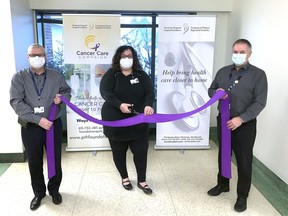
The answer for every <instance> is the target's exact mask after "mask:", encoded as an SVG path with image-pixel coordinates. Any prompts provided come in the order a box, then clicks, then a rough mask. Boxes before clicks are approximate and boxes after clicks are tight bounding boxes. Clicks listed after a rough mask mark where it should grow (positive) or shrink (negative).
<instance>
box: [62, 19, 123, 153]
mask: <svg viewBox="0 0 288 216" xmlns="http://www.w3.org/2000/svg"><path fill="white" fill-rule="evenodd" d="M63 35H64V56H65V60H64V61H65V77H66V80H67V83H68V84H69V85H70V87H71V89H72V98H71V102H72V103H73V104H74V105H75V106H77V107H78V108H80V109H81V110H82V111H84V112H85V113H87V114H89V115H91V116H93V117H95V118H98V119H101V108H102V105H103V103H104V99H103V98H102V97H101V95H100V92H99V84H100V81H101V77H102V76H103V75H104V73H105V72H106V71H107V70H108V68H109V67H110V65H111V62H112V58H113V55H114V53H115V50H116V49H117V48H118V47H119V45H120V16H119V15H88V14H85V15H73V14H63ZM109 149H110V145H109V142H108V139H107V138H106V137H105V136H104V134H103V126H102V125H95V124H94V123H93V122H91V121H88V120H86V119H84V118H82V117H80V116H79V115H77V114H76V113H74V112H73V111H72V110H71V109H70V108H69V107H67V148H66V150H67V151H80V150H82V151H88V150H109Z"/></svg>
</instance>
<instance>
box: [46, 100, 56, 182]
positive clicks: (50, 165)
mask: <svg viewBox="0 0 288 216" xmlns="http://www.w3.org/2000/svg"><path fill="white" fill-rule="evenodd" d="M56 110H57V106H56V104H55V103H53V104H52V106H51V108H50V113H49V116H48V120H49V121H52V122H53V121H54V119H55V116H56ZM46 155H47V169H48V179H51V178H52V177H53V176H55V175H56V170H55V155H54V126H53V124H52V126H51V128H50V130H46Z"/></svg>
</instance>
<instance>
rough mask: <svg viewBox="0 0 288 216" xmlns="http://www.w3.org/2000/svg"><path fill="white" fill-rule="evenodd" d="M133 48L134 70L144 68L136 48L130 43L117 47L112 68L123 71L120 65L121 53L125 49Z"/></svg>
mask: <svg viewBox="0 0 288 216" xmlns="http://www.w3.org/2000/svg"><path fill="white" fill-rule="evenodd" d="M127 49H129V50H131V52H132V56H133V66H132V68H133V70H135V71H141V70H143V68H142V66H141V64H140V62H139V59H138V55H137V52H136V51H135V49H134V48H133V47H132V46H129V45H123V46H120V47H118V48H117V50H116V51H115V54H114V56H113V58H112V68H113V70H115V71H117V72H118V71H121V67H120V59H121V54H122V53H123V52H124V51H125V50H127Z"/></svg>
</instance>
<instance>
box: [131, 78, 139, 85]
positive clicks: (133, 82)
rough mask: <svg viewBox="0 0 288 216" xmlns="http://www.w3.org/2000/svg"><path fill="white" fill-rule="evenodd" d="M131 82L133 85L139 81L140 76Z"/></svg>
mask: <svg viewBox="0 0 288 216" xmlns="http://www.w3.org/2000/svg"><path fill="white" fill-rule="evenodd" d="M130 83H131V84H132V85H133V84H136V83H139V80H138V78H135V79H131V80H130Z"/></svg>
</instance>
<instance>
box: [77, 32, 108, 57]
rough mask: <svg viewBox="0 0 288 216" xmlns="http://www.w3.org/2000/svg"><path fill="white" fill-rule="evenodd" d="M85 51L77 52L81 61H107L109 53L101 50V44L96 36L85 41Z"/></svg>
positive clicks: (90, 36)
mask: <svg viewBox="0 0 288 216" xmlns="http://www.w3.org/2000/svg"><path fill="white" fill-rule="evenodd" d="M84 44H85V50H78V51H76V55H77V56H78V58H79V59H91V58H93V59H107V58H108V56H109V52H108V51H103V50H101V42H99V41H98V40H97V38H96V36H95V35H88V36H86V37H85V40H84Z"/></svg>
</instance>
